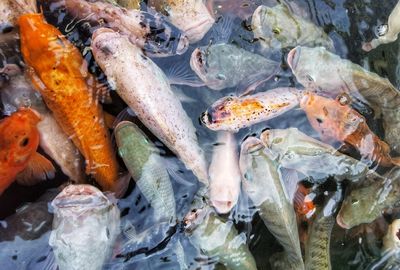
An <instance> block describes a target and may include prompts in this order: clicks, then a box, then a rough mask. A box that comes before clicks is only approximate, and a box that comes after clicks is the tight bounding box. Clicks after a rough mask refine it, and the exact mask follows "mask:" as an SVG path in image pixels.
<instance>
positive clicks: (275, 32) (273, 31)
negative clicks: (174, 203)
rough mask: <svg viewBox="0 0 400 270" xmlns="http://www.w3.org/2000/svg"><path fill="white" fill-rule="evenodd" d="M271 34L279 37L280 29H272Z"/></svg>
mask: <svg viewBox="0 0 400 270" xmlns="http://www.w3.org/2000/svg"><path fill="white" fill-rule="evenodd" d="M272 33H274V34H275V35H279V34H280V33H281V29H279V28H278V27H275V28H273V29H272Z"/></svg>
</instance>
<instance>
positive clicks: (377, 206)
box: [336, 167, 400, 229]
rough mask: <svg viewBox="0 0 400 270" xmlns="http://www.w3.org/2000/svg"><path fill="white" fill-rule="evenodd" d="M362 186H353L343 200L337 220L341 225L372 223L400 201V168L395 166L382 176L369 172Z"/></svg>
mask: <svg viewBox="0 0 400 270" xmlns="http://www.w3.org/2000/svg"><path fill="white" fill-rule="evenodd" d="M366 178H367V179H366V180H364V181H363V182H362V183H363V184H361V185H360V186H355V187H353V188H352V190H351V192H350V193H349V194H348V195H347V196H346V197H345V199H344V200H343V203H342V206H341V208H340V211H339V213H338V215H337V217H336V222H337V223H338V224H339V226H340V227H342V228H345V229H351V228H353V227H355V226H357V225H360V224H362V223H371V222H372V221H374V220H375V219H377V218H378V217H380V216H381V215H382V212H383V211H384V210H387V209H388V208H390V207H393V206H395V205H397V204H398V203H399V201H400V195H399V193H400V169H399V167H394V168H393V169H391V170H390V171H389V172H387V173H386V174H384V176H380V175H378V174H369V175H367V177H366Z"/></svg>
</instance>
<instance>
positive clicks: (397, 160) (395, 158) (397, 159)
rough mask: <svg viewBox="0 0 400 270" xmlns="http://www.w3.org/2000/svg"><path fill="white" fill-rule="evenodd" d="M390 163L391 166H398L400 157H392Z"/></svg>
mask: <svg viewBox="0 0 400 270" xmlns="http://www.w3.org/2000/svg"><path fill="white" fill-rule="evenodd" d="M391 161H392V163H393V165H396V166H400V157H392V158H391Z"/></svg>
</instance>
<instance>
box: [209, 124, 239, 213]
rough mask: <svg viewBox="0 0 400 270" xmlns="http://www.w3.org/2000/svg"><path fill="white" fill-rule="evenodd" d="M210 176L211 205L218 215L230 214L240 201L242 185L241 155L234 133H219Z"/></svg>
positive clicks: (214, 148)
mask: <svg viewBox="0 0 400 270" xmlns="http://www.w3.org/2000/svg"><path fill="white" fill-rule="evenodd" d="M208 174H209V176H210V186H209V189H210V201H211V204H212V205H213V206H214V208H215V210H216V211H217V213H220V214H226V213H229V212H230V211H231V209H232V208H233V207H234V206H235V205H236V203H237V201H238V198H239V193H240V184H241V174H240V170H239V153H238V150H237V142H236V140H235V136H234V135H233V134H232V133H230V132H224V131H220V132H218V134H217V140H216V142H215V144H214V147H213V154H212V158H211V163H210V167H209V169H208Z"/></svg>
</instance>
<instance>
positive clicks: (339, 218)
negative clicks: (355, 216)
mask: <svg viewBox="0 0 400 270" xmlns="http://www.w3.org/2000/svg"><path fill="white" fill-rule="evenodd" d="M336 223H337V224H338V225H339V226H340V227H342V228H343V229H347V230H348V229H350V226H349V225H347V224H346V223H344V221H343V218H342V217H341V216H340V213H339V214H338V215H337V217H336Z"/></svg>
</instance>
